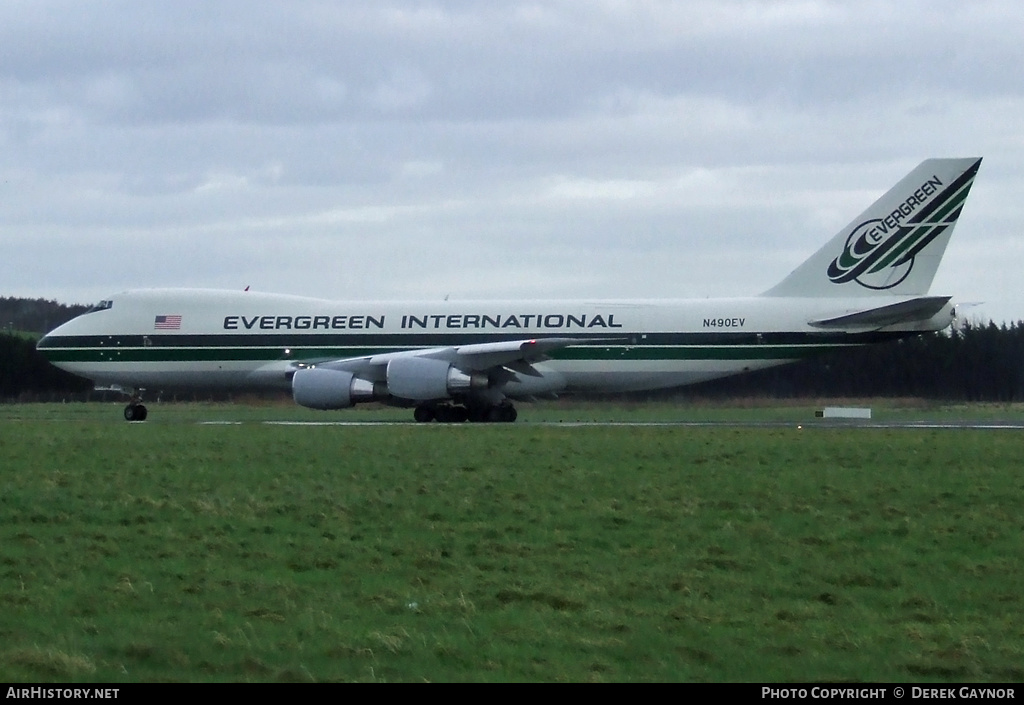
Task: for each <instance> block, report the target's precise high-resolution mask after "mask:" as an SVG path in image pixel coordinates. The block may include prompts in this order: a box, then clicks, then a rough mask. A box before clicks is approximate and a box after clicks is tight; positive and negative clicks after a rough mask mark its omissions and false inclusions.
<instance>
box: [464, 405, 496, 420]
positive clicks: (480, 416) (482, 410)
mask: <svg viewBox="0 0 1024 705" xmlns="http://www.w3.org/2000/svg"><path fill="white" fill-rule="evenodd" d="M466 413H467V414H468V415H469V420H470V422H471V423H486V422H488V421H490V420H491V409H490V407H487V406H471V407H469V408H468V409H467V410H466Z"/></svg>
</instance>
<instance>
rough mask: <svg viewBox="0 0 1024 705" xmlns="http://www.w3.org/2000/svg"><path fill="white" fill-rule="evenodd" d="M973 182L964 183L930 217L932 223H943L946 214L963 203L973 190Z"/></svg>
mask: <svg viewBox="0 0 1024 705" xmlns="http://www.w3.org/2000/svg"><path fill="white" fill-rule="evenodd" d="M972 183H973V182H971V181H968V182H967V183H966V184H964V187H963V188H962V189H960V190H959V191H957V192H956V193H955V194H954V195H953V197H952V198H950V199H949V200H948V201H946V203H945V204H943V205H942V206H941V207H940V208H939V209H938V210H936V211H935V212H934V213H932V215H931V216H930V217H929V218H928V220H929V221H930V222H932V223H941V222H942V221H944V220H945V219H946V216H947V215H949V214H950V213H952V212H953V211H954V210H956V209H957V208H958V207H959V206H961V205H963V202H964V201H966V200H967V194H968V193H969V192H970V190H971V184H972Z"/></svg>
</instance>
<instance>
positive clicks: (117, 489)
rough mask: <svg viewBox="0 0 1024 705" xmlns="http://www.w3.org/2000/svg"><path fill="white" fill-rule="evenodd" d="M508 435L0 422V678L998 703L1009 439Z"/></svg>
mask: <svg viewBox="0 0 1024 705" xmlns="http://www.w3.org/2000/svg"><path fill="white" fill-rule="evenodd" d="M651 408H653V409H654V411H658V410H660V412H661V415H662V416H665V415H666V414H668V415H670V416H671V414H672V413H673V412H672V409H673V407H671V406H670V405H667V404H662V405H654V406H653V407H651ZM521 411H522V414H521V418H523V419H524V420H525V421H527V423H525V424H514V425H482V426H478V425H460V426H442V425H430V426H415V425H387V426H268V425H265V424H262V423H259V421H260V420H262V419H266V418H275V419H281V418H291V419H314V420H323V419H355V420H363V419H369V418H374V419H377V418H382V419H385V420H389V419H396V420H397V419H401V420H405V419H406V418H407V416H408V412H407V411H404V412H395V411H392V410H384V409H380V410H375V409H371V410H368V411H365V412H349V413H348V414H346V413H344V412H343V413H341V414H337V415H324V414H314V413H312V412H306V411H304V410H300V409H292V408H290V407H284V406H278V405H263V406H251V407H242V406H230V405H156V404H153V405H151V407H150V419H151V420H150V421H149V422H147V423H145V424H126V423H124V422H123V421H120V420H119V418H120V407H119V406H117V405H84V404H83V405H74V404H72V405H25V406H5V407H0V680H9V681H114V682H124V681H166V680H171V681H173V680H183V681H244V680H250V681H292V680H298V681H307V680H315V681H334V680H352V681H374V680H375V681H419V680H430V681H507V680H543V681H558V680H564V681H588V680H595V681H628V680H636V681H656V680H698V681H761V680H767V681H787V680H799V681H808V680H827V681H855V680H867V681H1006V680H1014V681H1019V680H1021V679H1022V678H1024V667H1022V666H1021V664H1022V663H1024V621H1022V620H1021V612H1022V607H1024V598H1022V597H1021V591H1020V585H1021V584H1024V557H1022V556H1024V551H1022V541H1021V536H1022V528H1024V517H1022V515H1021V512H1020V510H1019V506H1020V497H1021V495H1022V490H1024V475H1022V474H1021V473H1020V471H1019V467H1020V458H1021V457H1024V436H1021V434H1020V432H1017V431H972V430H904V429H901V430H885V429H877V428H849V427H843V426H839V427H835V426H829V425H828V424H821V423H820V422H819V423H815V422H811V423H806V422H807V419H808V416H807V414H808V412H810V415H811V416H812V415H813V407H812V406H807V407H802V406H801V407H780V408H765V407H761V406H758V405H753V406H751V407H750V408H747V409H726V408H724V407H722V408H719V407H712V408H706V409H704V411H705V412H706V416H707V415H711V416H714V415H715V414H721V415H722V416H724V417H728V419H727V420H735V418H736V417H737V416H738V417H740V419H741V420H742V418H744V417H745V415H746V418H750V417H753V419H754V420H764V419H767V420H777V419H778V420H781V421H789V420H792V419H796V420H801V421H803V422H804V423H805V425H804V428H803V429H802V430H798V429H797V428H796V427H795V426H792V425H788V426H778V427H770V428H747V427H712V428H703V427H671V426H668V427H665V426H644V427H611V428H609V427H576V426H558V425H532V424H530V423H529V421H530V420H531V419H532V418H538V419H539V418H555V419H557V418H559V417H566V418H567V420H577V419H578V418H585V417H588V416H591V417H592V416H595V415H596V416H600V415H601V414H613V413H615V414H617V415H618V420H629V418H632V417H630V414H632V415H633V417H638V418H641V419H644V420H650V414H653V413H654V411H650V410H649V409H648V408H646V407H640V406H629V405H627V406H622V405H619V406H614V405H613V406H611V407H602V406H600V405H581V406H578V407H572V406H569V405H550V406H545V405H539V406H537V407H531V406H527V407H523V408H522V409H521ZM674 413H684V412H683V411H682V410H677V411H676V412H674ZM685 413H690V412H685ZM879 413H882V410H880V411H879ZM884 413H886V414H888V413H892V414H894V415H899V414H910V415H912V416H913V415H919V416H922V415H923V416H931V417H934V416H936V415H938V416H940V417H942V416H946V417H950V418H951V417H953V416H956V417H958V418H959V417H962V416H965V415H966V416H972V417H980V418H983V419H990V418H1000V419H1003V418H1009V417H1014V418H1019V417H1020V411H1019V409H1017V408H1016V407H1005V408H1000V409H998V410H992V409H981V410H977V409H973V410H971V409H966V408H964V407H961V408H960V410H959V411H951V410H948V409H942V408H939V409H930V408H929V409H922V408H919V407H915V408H913V409H903V408H896V409H890V410H885V412H884ZM568 417H572V418H568ZM780 417H785V418H780ZM207 419H210V420H242V421H244V423H242V424H241V425H231V426H204V425H197V424H196V423H195V422H196V421H197V420H207Z"/></svg>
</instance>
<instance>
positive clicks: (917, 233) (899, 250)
mask: <svg viewBox="0 0 1024 705" xmlns="http://www.w3.org/2000/svg"><path fill="white" fill-rule="evenodd" d="M934 227H935V226H933V225H922V226H921V227H918V228H916V229H915V230H913V231H912V232H910V233H909V234H908V235H906V236H905V237H904V238H903V240H902V241H901V242H900V243H899V244H898V245H896V247H894V248H892V249H891V250H889V252H888V253H887V254H886V256H885V257H883V258H882V259H881V260H879V261H878V262H876V263H875V266H874V267H872V268H871V269H869V270H868V274H874V273H875V272H880V271H882V270H883V269H885V268H886V267H888V266H889V265H891V264H892V263H893V262H895V261H896V259H898V258H899V257H900V255H902V254H903V253H904V252H906V251H907V250H909V249H910V248H911V247H913V246H914V244H915V243H917V242H918V241H919V240H921V239H922V238H924V237H925V236H927V235H928V233H929V232H931V230H932V229H934Z"/></svg>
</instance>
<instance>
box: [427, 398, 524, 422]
mask: <svg viewBox="0 0 1024 705" xmlns="http://www.w3.org/2000/svg"><path fill="white" fill-rule="evenodd" d="M518 415H519V414H517V413H516V408H515V407H514V406H512V405H511V404H509V403H508V402H505V403H503V404H498V405H497V406H468V407H467V406H456V405H454V404H420V405H419V406H417V407H416V409H415V411H413V418H414V419H416V421H417V422H418V423H429V422H430V421H439V422H440V423H462V422H463V421H472V422H474V423H512V422H513V421H515V420H516V417H518Z"/></svg>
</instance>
